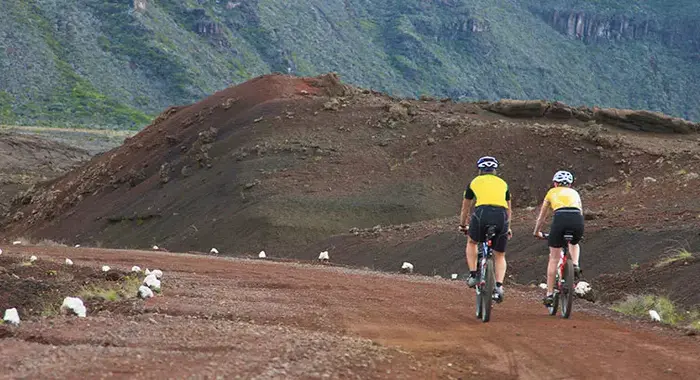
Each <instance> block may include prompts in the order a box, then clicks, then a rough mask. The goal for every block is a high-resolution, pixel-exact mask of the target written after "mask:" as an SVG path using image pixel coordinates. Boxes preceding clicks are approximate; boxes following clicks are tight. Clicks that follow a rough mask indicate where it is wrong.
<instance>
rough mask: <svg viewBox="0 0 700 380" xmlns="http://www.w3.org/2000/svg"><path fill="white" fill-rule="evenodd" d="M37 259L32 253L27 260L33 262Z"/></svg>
mask: <svg viewBox="0 0 700 380" xmlns="http://www.w3.org/2000/svg"><path fill="white" fill-rule="evenodd" d="M37 260H38V259H37V257H36V256H34V255H32V256H31V257H30V258H29V261H30V262H32V263H33V262H35V261H37Z"/></svg>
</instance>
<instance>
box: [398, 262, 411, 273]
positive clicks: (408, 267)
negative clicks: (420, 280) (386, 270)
mask: <svg viewBox="0 0 700 380" xmlns="http://www.w3.org/2000/svg"><path fill="white" fill-rule="evenodd" d="M401 269H403V270H407V271H409V272H413V264H411V263H409V262H406V261H404V263H403V264H402V265H401Z"/></svg>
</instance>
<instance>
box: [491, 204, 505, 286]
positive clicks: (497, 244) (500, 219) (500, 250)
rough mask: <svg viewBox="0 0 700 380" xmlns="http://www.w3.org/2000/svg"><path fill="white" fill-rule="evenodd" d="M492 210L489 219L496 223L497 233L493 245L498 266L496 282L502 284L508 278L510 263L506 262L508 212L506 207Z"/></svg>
mask: <svg viewBox="0 0 700 380" xmlns="http://www.w3.org/2000/svg"><path fill="white" fill-rule="evenodd" d="M492 212H493V215H492V216H491V218H490V219H489V223H490V224H495V225H496V234H497V235H496V238H495V239H494V245H493V251H494V252H493V253H494V256H495V257H494V262H495V266H496V268H495V269H496V284H497V285H499V284H501V285H502V284H503V280H505V278H506V269H507V268H508V263H507V262H506V247H507V245H508V223H507V222H506V219H507V214H506V210H505V209H503V210H497V209H496V210H494V211H492Z"/></svg>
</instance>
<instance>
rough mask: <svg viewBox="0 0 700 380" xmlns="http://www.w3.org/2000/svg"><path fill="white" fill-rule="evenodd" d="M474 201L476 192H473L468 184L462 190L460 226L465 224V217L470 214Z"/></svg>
mask: <svg viewBox="0 0 700 380" xmlns="http://www.w3.org/2000/svg"><path fill="white" fill-rule="evenodd" d="M475 203H476V194H474V190H472V187H471V185H470V186H469V187H467V189H466V190H465V191H464V199H462V213H461V215H460V219H459V225H460V226H466V225H467V219H468V218H469V215H471V214H472V208H474V204H475Z"/></svg>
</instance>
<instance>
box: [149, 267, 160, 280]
mask: <svg viewBox="0 0 700 380" xmlns="http://www.w3.org/2000/svg"><path fill="white" fill-rule="evenodd" d="M151 274H152V275H154V276H156V278H157V279H159V280H160V279H161V278H163V271H162V270H160V269H154V270H152V271H151Z"/></svg>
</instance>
